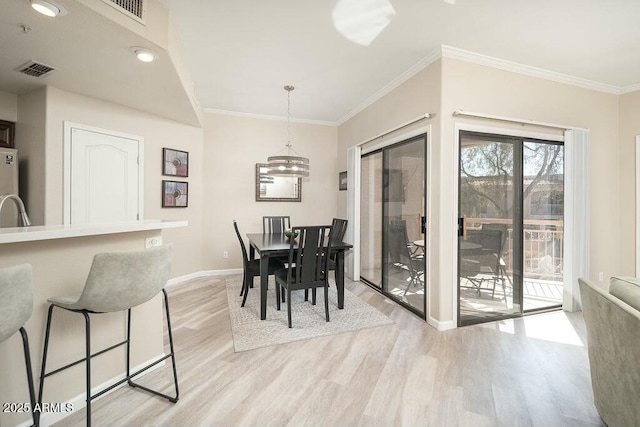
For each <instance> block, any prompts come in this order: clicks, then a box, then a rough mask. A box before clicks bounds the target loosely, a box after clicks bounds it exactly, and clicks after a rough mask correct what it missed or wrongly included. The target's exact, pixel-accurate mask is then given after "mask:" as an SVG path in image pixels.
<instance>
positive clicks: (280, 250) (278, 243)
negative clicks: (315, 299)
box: [247, 233, 353, 320]
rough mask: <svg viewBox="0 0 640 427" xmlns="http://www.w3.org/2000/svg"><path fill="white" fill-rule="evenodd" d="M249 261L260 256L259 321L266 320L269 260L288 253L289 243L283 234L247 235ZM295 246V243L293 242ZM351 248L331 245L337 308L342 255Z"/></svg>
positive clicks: (341, 304)
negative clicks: (334, 262) (334, 266)
mask: <svg viewBox="0 0 640 427" xmlns="http://www.w3.org/2000/svg"><path fill="white" fill-rule="evenodd" d="M247 238H248V239H249V259H255V257H256V252H257V253H258V254H259V256H260V320H264V319H266V318H267V286H268V280H269V275H268V271H269V270H268V267H269V258H271V257H273V256H283V255H287V254H288V253H289V247H290V245H291V241H290V240H289V238H288V237H287V236H285V235H284V234H276V233H273V234H271V233H264V234H263V233H248V234H247ZM295 244H296V245H297V242H295ZM352 247H353V246H352V245H351V244H349V243H346V242H340V243H333V244H332V245H331V252H332V253H335V254H336V270H335V273H336V286H337V288H338V308H339V309H343V308H344V253H345V252H346V251H347V250H349V249H351V248H352Z"/></svg>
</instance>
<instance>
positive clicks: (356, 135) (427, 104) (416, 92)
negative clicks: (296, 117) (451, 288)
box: [338, 60, 450, 318]
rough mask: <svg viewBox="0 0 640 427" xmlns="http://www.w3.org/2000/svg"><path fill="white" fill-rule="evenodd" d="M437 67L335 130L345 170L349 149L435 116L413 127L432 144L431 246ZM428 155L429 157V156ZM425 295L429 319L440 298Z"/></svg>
mask: <svg viewBox="0 0 640 427" xmlns="http://www.w3.org/2000/svg"><path fill="white" fill-rule="evenodd" d="M441 66H442V61H441V60H438V61H436V62H434V63H433V64H431V65H429V66H428V67H427V68H425V69H424V70H423V71H421V72H420V73H418V74H416V75H415V76H413V77H412V78H411V79H409V80H407V81H406V82H404V83H403V84H401V85H400V86H398V87H397V88H396V89H395V90H393V91H392V92H390V93H389V94H387V95H385V96H384V97H382V98H381V99H379V100H378V101H377V102H375V103H374V104H372V105H371V106H369V107H368V108H366V109H365V110H364V111H362V112H361V113H359V114H358V115H356V116H355V117H353V118H351V119H350V120H348V121H347V122H346V123H344V124H343V125H341V126H340V127H339V128H338V168H339V169H340V170H346V165H347V161H346V156H347V149H348V148H349V147H351V146H353V145H356V144H359V143H362V142H364V141H366V140H367V139H369V138H372V137H374V136H376V135H379V134H380V133H382V132H385V131H387V130H389V129H391V128H394V127H396V126H398V125H400V124H402V123H405V122H407V121H408V120H412V119H414V118H416V117H418V116H420V115H422V114H424V113H436V117H435V118H434V119H429V120H424V121H421V122H419V123H417V124H416V126H424V125H430V126H431V127H430V129H431V131H430V135H429V138H430V140H431V141H434V142H432V144H431V151H430V152H428V154H427V169H431V170H432V171H431V182H427V209H428V213H427V216H428V217H430V219H431V220H430V221H429V222H430V225H429V227H430V228H429V233H428V235H427V239H428V241H429V242H430V245H431V246H432V247H434V246H433V245H434V243H435V242H437V241H438V239H439V237H440V236H439V230H438V226H437V224H438V222H439V216H440V212H439V206H438V203H437V200H438V198H439V195H440V189H439V185H438V182H439V178H438V173H437V168H438V165H439V163H440V162H439V158H440V144H439V140H440V120H439V116H440V113H439V112H440V104H441V88H440V82H441ZM405 130H406V129H405ZM390 136H393V135H390ZM429 153H430V154H431V156H429ZM427 181H428V180H427ZM346 197H347V196H346V192H344V191H342V192H341V193H340V199H339V206H338V216H342V217H344V218H346V215H347V198H346ZM439 260H440V255H439V253H438V251H437V250H434V251H432V253H431V256H430V260H429V262H430V263H435V265H437V264H438V263H439ZM445 260H446V261H449V262H450V259H449V258H445ZM437 272H438V270H437V269H434V268H429V271H428V273H427V275H428V282H429V283H433V284H436V283H438V279H439V278H438V276H437ZM429 292H430V294H429V301H428V303H427V304H430V307H429V312H430V313H431V315H432V316H434V315H435V316H437V310H438V304H437V302H438V301H439V299H440V297H439V295H438V294H439V288H438V286H435V285H431V286H430V289H429ZM436 318H437V317H436Z"/></svg>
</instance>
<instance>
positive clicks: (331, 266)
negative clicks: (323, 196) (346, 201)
mask: <svg viewBox="0 0 640 427" xmlns="http://www.w3.org/2000/svg"><path fill="white" fill-rule="evenodd" d="M347 224H348V221H347V220H346V219H340V218H333V221H332V222H331V231H330V232H329V239H330V240H331V246H332V247H333V246H334V245H336V244H340V243H342V242H343V241H344V236H345V234H346V233H347ZM336 256H337V254H336V252H332V253H331V254H329V262H328V263H327V269H328V270H329V271H334V272H335V270H336ZM336 285H337V284H336ZM307 292H308V291H305V300H306V299H307V298H308V295H307ZM311 303H312V304H313V305H315V304H316V290H315V289H313V290H312V291H311Z"/></svg>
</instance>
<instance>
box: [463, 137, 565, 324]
mask: <svg viewBox="0 0 640 427" xmlns="http://www.w3.org/2000/svg"><path fill="white" fill-rule="evenodd" d="M456 132H457V147H456V150H457V151H458V156H457V158H458V162H457V171H456V175H457V184H458V185H457V187H458V188H457V192H458V194H457V198H458V200H457V206H456V214H457V218H460V214H461V212H460V210H461V209H460V201H461V194H462V191H461V187H462V180H461V179H460V172H461V163H462V156H461V144H462V139H463V137H464V136H467V137H472V138H476V139H480V140H488V141H489V140H492V139H494V140H497V141H499V142H501V143H511V144H513V148H514V153H513V156H514V164H513V196H514V209H513V217H512V220H513V232H512V237H513V242H514V243H513V248H514V249H515V250H516V252H515V254H514V256H513V262H514V267H515V268H514V269H513V270H514V275H513V278H512V282H513V295H514V305H515V304H518V305H519V307H520V310H519V311H518V312H517V313H497V312H493V313H492V314H493V315H492V316H491V317H490V319H488V317H484V318H482V319H471V320H467V321H462V320H461V317H460V262H459V260H460V233H461V230H460V226H458V233H457V236H456V257H457V262H456V264H457V268H456V284H455V286H456V314H457V326H458V327H460V326H468V325H473V324H478V323H485V322H490V321H497V320H504V319H512V318H517V317H522V316H524V315H527V314H532V313H538V312H544V311H549V310H556V309H560V308H562V303H560V304H559V305H554V306H548V307H545V308H541V309H529V310H524V292H523V291H524V288H523V286H524V273H525V272H524V259H523V257H522V255H523V253H524V212H523V203H524V200H523V197H522V195H523V189H524V173H523V168H524V157H523V147H524V144H525V143H526V142H538V143H544V144H549V145H562V146H564V142H562V141H556V140H548V139H540V138H535V137H527V136H519V135H509V134H508V133H505V134H500V133H495V132H487V131H479V130H468V129H462V128H460V129H456ZM516 160H517V161H516ZM516 202H517V204H516ZM515 255H518V256H515ZM516 273H517V274H516ZM516 298H517V300H516Z"/></svg>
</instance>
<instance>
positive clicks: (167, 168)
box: [162, 148, 189, 178]
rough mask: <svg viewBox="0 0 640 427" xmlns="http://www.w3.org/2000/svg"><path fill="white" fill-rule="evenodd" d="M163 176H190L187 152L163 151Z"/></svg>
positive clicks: (168, 149)
mask: <svg viewBox="0 0 640 427" xmlns="http://www.w3.org/2000/svg"><path fill="white" fill-rule="evenodd" d="M162 175H167V176H180V177H184V178H186V177H188V176H189V153H188V152H186V151H179V150H172V149H171V148H163V149H162Z"/></svg>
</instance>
